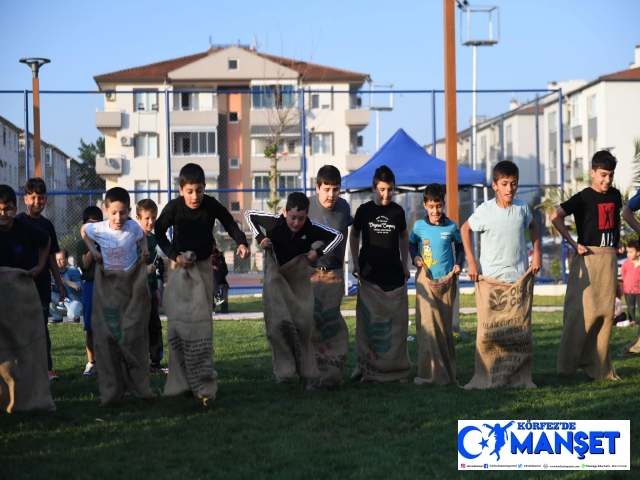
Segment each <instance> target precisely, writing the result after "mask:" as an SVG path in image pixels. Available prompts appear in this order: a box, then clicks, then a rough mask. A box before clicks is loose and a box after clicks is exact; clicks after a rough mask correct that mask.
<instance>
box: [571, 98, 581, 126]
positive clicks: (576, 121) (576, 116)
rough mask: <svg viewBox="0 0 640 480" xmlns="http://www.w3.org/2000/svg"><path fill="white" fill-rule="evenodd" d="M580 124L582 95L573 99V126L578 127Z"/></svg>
mask: <svg viewBox="0 0 640 480" xmlns="http://www.w3.org/2000/svg"><path fill="white" fill-rule="evenodd" d="M578 125H581V123H580V95H576V96H575V97H571V126H572V127H576V126H578Z"/></svg>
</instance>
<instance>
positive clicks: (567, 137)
mask: <svg viewBox="0 0 640 480" xmlns="http://www.w3.org/2000/svg"><path fill="white" fill-rule="evenodd" d="M562 140H563V142H564V143H569V142H570V141H571V129H570V127H569V124H567V123H565V124H564V125H563V126H562Z"/></svg>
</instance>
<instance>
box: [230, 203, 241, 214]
mask: <svg viewBox="0 0 640 480" xmlns="http://www.w3.org/2000/svg"><path fill="white" fill-rule="evenodd" d="M230 206H231V208H230V209H229V210H230V211H231V213H240V212H241V211H242V210H240V202H231V204H230Z"/></svg>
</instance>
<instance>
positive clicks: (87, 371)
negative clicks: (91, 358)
mask: <svg viewBox="0 0 640 480" xmlns="http://www.w3.org/2000/svg"><path fill="white" fill-rule="evenodd" d="M96 373H98V372H96V363H95V362H93V363H92V362H87V366H86V367H84V372H83V373H82V375H83V376H85V377H90V376H91V375H95V374H96Z"/></svg>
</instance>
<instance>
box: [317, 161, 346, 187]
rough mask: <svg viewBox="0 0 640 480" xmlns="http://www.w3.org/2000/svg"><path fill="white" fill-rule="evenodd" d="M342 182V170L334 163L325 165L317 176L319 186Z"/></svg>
mask: <svg viewBox="0 0 640 480" xmlns="http://www.w3.org/2000/svg"><path fill="white" fill-rule="evenodd" d="M341 183H342V175H340V170H338V169H337V168H336V167H334V166H333V165H325V166H324V167H322V168H321V169H320V170H318V176H317V177H316V185H318V186H319V187H321V186H322V184H325V185H331V186H334V185H338V186H340V184H341Z"/></svg>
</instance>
